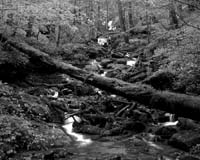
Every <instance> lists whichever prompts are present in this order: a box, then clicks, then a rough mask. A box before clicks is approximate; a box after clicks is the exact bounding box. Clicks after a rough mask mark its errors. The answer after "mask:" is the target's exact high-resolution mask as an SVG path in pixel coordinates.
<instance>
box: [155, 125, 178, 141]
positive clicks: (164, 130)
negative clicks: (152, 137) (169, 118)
mask: <svg viewBox="0 0 200 160" xmlns="http://www.w3.org/2000/svg"><path fill="white" fill-rule="evenodd" d="M175 133H177V128H176V126H162V127H160V128H158V129H157V130H156V131H155V134H156V135H158V136H160V137H161V138H162V139H169V138H170V137H171V136H172V135H173V134H175Z"/></svg>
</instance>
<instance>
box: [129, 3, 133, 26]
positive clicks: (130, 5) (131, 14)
mask: <svg viewBox="0 0 200 160" xmlns="http://www.w3.org/2000/svg"><path fill="white" fill-rule="evenodd" d="M128 21H129V27H130V28H131V27H133V6H132V1H129V2H128Z"/></svg>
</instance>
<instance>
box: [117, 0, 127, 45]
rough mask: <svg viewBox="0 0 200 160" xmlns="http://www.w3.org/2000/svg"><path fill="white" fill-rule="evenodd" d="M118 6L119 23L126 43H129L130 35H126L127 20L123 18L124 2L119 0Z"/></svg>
mask: <svg viewBox="0 0 200 160" xmlns="http://www.w3.org/2000/svg"><path fill="white" fill-rule="evenodd" d="M117 6H118V13H119V22H120V27H121V29H122V31H123V32H124V35H123V36H124V41H125V43H129V38H128V35H127V34H126V33H125V32H126V26H125V19H124V16H123V9H122V2H121V0H117Z"/></svg>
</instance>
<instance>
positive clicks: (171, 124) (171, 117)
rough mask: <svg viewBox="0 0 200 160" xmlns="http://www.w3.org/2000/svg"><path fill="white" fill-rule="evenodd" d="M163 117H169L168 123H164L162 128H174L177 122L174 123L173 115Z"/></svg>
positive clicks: (167, 114) (168, 114)
mask: <svg viewBox="0 0 200 160" xmlns="http://www.w3.org/2000/svg"><path fill="white" fill-rule="evenodd" d="M165 116H168V117H169V121H168V122H165V123H164V124H163V126H176V125H177V124H178V121H175V114H171V113H166V114H165Z"/></svg>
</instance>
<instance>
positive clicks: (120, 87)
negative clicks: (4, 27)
mask: <svg viewBox="0 0 200 160" xmlns="http://www.w3.org/2000/svg"><path fill="white" fill-rule="evenodd" d="M7 43H8V44H9V45H10V46H12V47H14V48H16V49H17V50H19V51H20V52H23V53H24V54H26V55H28V56H29V57H30V61H34V62H35V61H39V62H40V64H43V65H44V66H46V67H49V68H53V70H54V71H56V72H60V73H64V74H67V75H69V76H71V77H73V78H76V79H78V80H81V81H83V82H84V83H87V84H90V85H93V86H95V87H98V88H100V89H102V90H105V91H107V92H110V93H113V94H116V95H119V96H122V97H125V98H127V99H129V100H132V101H136V102H138V103H140V104H143V105H146V106H149V107H151V108H155V109H160V110H163V111H167V112H170V113H175V114H177V115H178V116H182V117H187V118H191V119H194V120H200V116H199V115H200V97H197V96H196V97H195V96H189V95H185V94H178V93H173V92H168V91H158V90H155V89H154V88H152V87H151V86H148V85H143V84H131V83H127V82H124V81H121V80H119V79H115V78H107V77H102V76H100V75H97V74H95V73H89V72H87V71H85V70H82V69H80V68H77V67H74V66H72V65H70V64H66V63H64V62H62V61H59V60H56V59H53V58H51V57H50V56H49V55H48V54H46V53H44V52H41V51H40V50H38V49H35V48H33V47H31V46H29V45H27V44H26V43H19V42H17V41H14V40H8V41H7ZM37 64H38V63H37Z"/></svg>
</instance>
